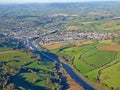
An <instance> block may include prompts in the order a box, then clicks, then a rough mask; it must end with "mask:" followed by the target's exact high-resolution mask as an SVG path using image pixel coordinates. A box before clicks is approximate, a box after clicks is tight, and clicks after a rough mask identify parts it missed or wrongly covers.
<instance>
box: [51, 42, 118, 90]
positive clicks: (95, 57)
mask: <svg viewBox="0 0 120 90" xmlns="http://www.w3.org/2000/svg"><path fill="white" fill-rule="evenodd" d="M113 43H114V42H112V41H111V40H105V41H99V42H97V43H91V44H89V45H87V44H86V45H82V46H73V47H67V48H65V49H62V50H58V49H57V53H58V54H59V55H62V56H63V57H64V59H65V60H66V62H68V63H69V62H72V63H70V64H72V65H73V66H74V67H75V68H76V69H77V70H78V71H79V72H80V73H82V74H83V75H85V76H86V77H87V78H88V79H89V80H91V81H94V82H100V83H101V84H102V85H103V86H107V87H108V88H110V89H112V88H113V89H120V81H119V78H120V72H119V71H120V46H119V45H117V44H116V45H115V43H114V44H113ZM113 45H114V46H113ZM53 51H54V52H55V50H53ZM70 58H71V59H70Z"/></svg>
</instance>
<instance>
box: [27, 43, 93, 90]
mask: <svg viewBox="0 0 120 90" xmlns="http://www.w3.org/2000/svg"><path fill="white" fill-rule="evenodd" d="M28 44H29V46H30V49H32V50H34V51H36V52H38V53H39V54H41V55H42V56H44V57H46V58H48V59H50V60H52V61H55V62H57V63H58V64H61V65H62V66H63V68H64V69H65V70H66V71H67V73H68V74H69V75H70V76H71V78H72V79H74V80H75V81H76V82H77V83H78V84H79V85H80V86H82V87H83V88H84V89H85V90H95V88H94V87H92V86H90V85H89V84H88V83H87V82H85V81H84V80H83V79H82V78H81V77H80V76H78V75H77V74H76V73H75V72H74V71H73V70H72V68H71V67H70V66H68V65H67V64H64V63H62V62H60V60H58V59H56V58H54V56H51V55H49V54H46V53H44V52H41V51H40V50H39V49H38V48H37V47H36V46H35V45H34V44H33V43H32V42H31V41H28Z"/></svg>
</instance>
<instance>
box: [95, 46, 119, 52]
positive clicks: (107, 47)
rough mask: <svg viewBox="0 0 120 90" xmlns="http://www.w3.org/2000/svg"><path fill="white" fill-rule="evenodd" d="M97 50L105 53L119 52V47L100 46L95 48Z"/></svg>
mask: <svg viewBox="0 0 120 90" xmlns="http://www.w3.org/2000/svg"><path fill="white" fill-rule="evenodd" d="M97 49H98V50H105V51H120V46H100V47H97Z"/></svg>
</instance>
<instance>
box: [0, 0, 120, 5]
mask: <svg viewBox="0 0 120 90" xmlns="http://www.w3.org/2000/svg"><path fill="white" fill-rule="evenodd" d="M95 2H120V1H80V2H79V1H76V2H74V1H73V2H21V3H18V2H15V3H14V2H11V3H0V5H1V4H2V5H9V4H59V3H95Z"/></svg>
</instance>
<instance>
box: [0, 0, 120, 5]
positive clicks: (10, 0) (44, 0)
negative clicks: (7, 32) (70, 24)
mask: <svg viewBox="0 0 120 90" xmlns="http://www.w3.org/2000/svg"><path fill="white" fill-rule="evenodd" d="M91 1H120V0H0V4H8V3H55V2H56V3H57V2H91Z"/></svg>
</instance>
